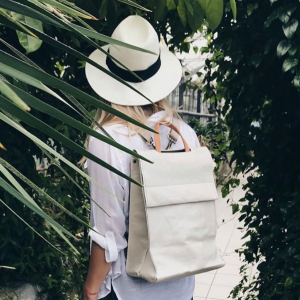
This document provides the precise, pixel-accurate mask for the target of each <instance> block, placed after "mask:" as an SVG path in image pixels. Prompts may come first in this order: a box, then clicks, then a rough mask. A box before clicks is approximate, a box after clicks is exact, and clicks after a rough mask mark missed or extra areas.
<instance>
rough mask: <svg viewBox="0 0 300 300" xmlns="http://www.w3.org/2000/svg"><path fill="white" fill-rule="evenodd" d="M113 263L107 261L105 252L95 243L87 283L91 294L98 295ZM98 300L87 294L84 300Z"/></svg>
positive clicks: (94, 296) (86, 286)
mask: <svg viewBox="0 0 300 300" xmlns="http://www.w3.org/2000/svg"><path fill="white" fill-rule="evenodd" d="M110 267H111V263H108V262H106V260H105V250H104V249H103V248H101V247H100V246H99V245H98V244H96V243H95V242H93V243H92V249H91V257H90V265H89V271H88V275H87V278H86V282H85V285H84V287H85V289H86V290H87V291H88V292H90V293H93V294H94V293H98V291H99V290H100V288H101V286H102V283H103V281H104V279H105V277H106V275H107V273H108V272H109V269H110ZM94 299H95V300H96V299H97V294H96V295H87V293H85V296H84V300H94Z"/></svg>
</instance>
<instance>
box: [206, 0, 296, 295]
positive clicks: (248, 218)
mask: <svg viewBox="0 0 300 300" xmlns="http://www.w3.org/2000/svg"><path fill="white" fill-rule="evenodd" d="M232 19H233V18H232V14H231V12H230V10H229V9H228V10H227V11H226V15H225V17H224V18H223V21H222V23H221V25H220V26H219V28H218V33H217V35H216V36H215V38H214V39H213V40H212V43H211V44H210V46H209V47H210V52H211V54H212V59H211V60H208V61H207V62H206V66H207V67H206V68H207V70H208V73H207V75H206V83H207V85H206V88H205V92H206V97H207V98H209V99H211V98H212V97H215V98H216V99H218V100H220V99H222V98H224V99H225V106H224V108H223V110H222V113H223V115H226V122H227V124H228V126H229V128H230V136H229V139H230V150H232V151H233V153H234V154H233V157H232V161H235V162H236V168H235V172H236V174H238V173H240V172H243V173H248V174H249V177H248V182H247V184H246V185H245V186H244V188H245V189H247V192H246V196H245V198H243V199H241V200H240V211H241V216H240V220H241V221H242V220H243V221H244V222H245V225H246V228H247V233H246V236H249V238H250V240H249V241H248V242H246V243H245V247H244V248H243V249H241V250H240V253H241V254H243V255H244V257H245V262H247V263H258V270H259V274H258V277H257V279H256V280H255V281H254V282H252V284H251V285H249V282H246V279H245V278H244V279H243V280H242V282H241V284H240V285H239V286H237V287H236V288H235V289H234V291H233V296H234V298H235V299H259V300H279V299H280V300H291V299H298V298H299V295H300V235H299V232H300V218H299V213H300V189H299V188H300V176H299V174H300V159H299V153H300V97H299V89H300V81H299V78H300V77H299V74H300V73H299V70H300V67H299V55H300V50H299V49H300V28H299V26H298V23H299V20H300V3H299V1H298V0H290V1H284V0H277V1H276V0H262V1H253V0H243V1H237V22H234V21H233V20H232ZM216 65H217V66H218V67H217V71H215V72H213V68H214V67H215V66H216ZM213 80H216V82H217V87H216V89H213V88H212V87H210V84H209V83H210V82H212V81H213ZM254 121H255V122H258V124H259V126H258V127H257V126H254V124H253V122H254ZM251 170H252V172H250V171H251ZM253 172H254V175H251V174H253ZM242 295H244V296H242Z"/></svg>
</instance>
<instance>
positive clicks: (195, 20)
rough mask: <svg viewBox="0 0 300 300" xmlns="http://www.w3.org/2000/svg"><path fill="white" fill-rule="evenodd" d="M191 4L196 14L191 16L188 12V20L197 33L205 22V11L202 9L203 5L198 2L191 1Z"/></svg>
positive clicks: (195, 0)
mask: <svg viewBox="0 0 300 300" xmlns="http://www.w3.org/2000/svg"><path fill="white" fill-rule="evenodd" d="M190 3H191V5H192V8H193V12H194V14H193V15H192V14H190V12H189V11H188V12H187V19H188V22H189V25H190V27H191V28H192V29H193V30H194V31H197V30H199V28H200V27H201V25H202V23H203V21H204V11H203V9H202V8H201V5H200V4H199V2H198V1H197V0H190Z"/></svg>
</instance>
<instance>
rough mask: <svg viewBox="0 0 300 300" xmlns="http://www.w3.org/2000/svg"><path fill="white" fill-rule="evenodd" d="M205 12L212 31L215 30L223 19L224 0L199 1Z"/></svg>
mask: <svg viewBox="0 0 300 300" xmlns="http://www.w3.org/2000/svg"><path fill="white" fill-rule="evenodd" d="M198 2H199V3H200V5H201V7H202V9H203V10H204V12H205V16H206V20H207V22H208V24H209V28H210V29H211V30H215V29H216V28H217V27H218V26H219V24H220V22H221V20H222V17H223V5H224V4H223V0H214V1H211V0H198Z"/></svg>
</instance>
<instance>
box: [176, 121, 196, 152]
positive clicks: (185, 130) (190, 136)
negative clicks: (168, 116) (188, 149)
mask: <svg viewBox="0 0 300 300" xmlns="http://www.w3.org/2000/svg"><path fill="white" fill-rule="evenodd" d="M179 122H180V131H181V134H182V135H183V137H184V138H185V139H187V140H189V141H190V143H191V142H192V143H193V146H194V147H199V146H200V144H199V139H198V137H197V134H196V132H195V130H194V129H193V128H192V127H191V126H190V125H188V124H187V123H186V122H184V121H183V120H179Z"/></svg>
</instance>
